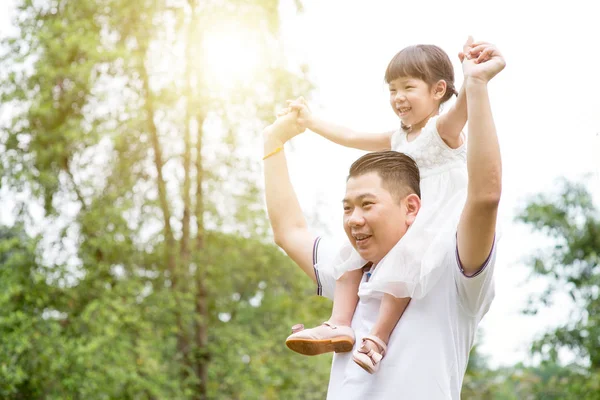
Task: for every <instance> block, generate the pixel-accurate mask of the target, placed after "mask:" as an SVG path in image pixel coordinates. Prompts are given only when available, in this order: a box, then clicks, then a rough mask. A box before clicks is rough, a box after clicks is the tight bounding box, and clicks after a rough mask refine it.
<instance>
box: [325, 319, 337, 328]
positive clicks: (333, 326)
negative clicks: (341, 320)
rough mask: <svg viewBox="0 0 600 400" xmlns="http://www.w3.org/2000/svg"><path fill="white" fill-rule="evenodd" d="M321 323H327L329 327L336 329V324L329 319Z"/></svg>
mask: <svg viewBox="0 0 600 400" xmlns="http://www.w3.org/2000/svg"><path fill="white" fill-rule="evenodd" d="M321 325H327V326H328V327H330V328H331V329H337V325H334V324H332V323H331V322H329V321H325V322H323V323H322V324H321Z"/></svg>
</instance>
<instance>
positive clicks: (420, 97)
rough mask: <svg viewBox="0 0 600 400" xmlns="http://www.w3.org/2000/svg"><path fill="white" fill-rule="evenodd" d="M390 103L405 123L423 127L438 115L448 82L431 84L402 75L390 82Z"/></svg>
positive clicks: (418, 127)
mask: <svg viewBox="0 0 600 400" xmlns="http://www.w3.org/2000/svg"><path fill="white" fill-rule="evenodd" d="M389 89H390V105H391V106H392V109H393V110H394V112H395V113H396V115H397V116H398V117H399V118H400V120H402V122H403V123H404V125H408V126H412V128H413V130H415V129H421V128H422V127H423V126H424V125H425V124H426V123H427V120H428V119H429V118H431V117H432V116H434V115H436V114H437V112H438V109H439V106H440V100H441V99H442V97H443V96H444V93H445V89H446V83H445V82H444V81H440V82H438V83H437V84H436V85H432V86H429V85H428V84H427V83H426V82H425V81H423V80H421V79H418V78H412V77H400V78H397V79H394V80H393V81H391V82H390V83H389Z"/></svg>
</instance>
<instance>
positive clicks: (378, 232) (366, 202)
mask: <svg viewBox="0 0 600 400" xmlns="http://www.w3.org/2000/svg"><path fill="white" fill-rule="evenodd" d="M343 204H344V230H345V231H346V235H348V239H349V240H350V243H351V244H352V246H353V247H354V248H355V249H356V251H358V253H359V254H360V256H361V257H362V258H363V259H365V260H367V261H371V262H373V263H374V264H376V263H378V262H379V261H380V260H381V259H382V258H383V257H384V256H385V255H386V254H387V253H388V252H389V251H390V250H391V249H392V247H394V245H395V244H396V243H397V242H398V240H400V238H401V237H402V236H404V234H405V233H406V230H407V229H408V227H409V226H410V225H411V224H412V222H413V221H414V218H415V217H416V215H417V212H418V210H419V207H420V200H419V197H418V196H417V195H415V194H413V195H409V196H407V197H406V198H404V199H402V201H401V202H400V203H398V202H397V201H396V200H395V199H394V198H393V197H392V194H391V193H390V192H389V191H388V190H387V189H386V188H385V187H383V186H382V181H381V178H380V177H379V174H377V173H376V172H370V173H367V174H364V175H360V176H357V177H352V178H350V179H348V182H347V183H346V196H345V197H344V201H343Z"/></svg>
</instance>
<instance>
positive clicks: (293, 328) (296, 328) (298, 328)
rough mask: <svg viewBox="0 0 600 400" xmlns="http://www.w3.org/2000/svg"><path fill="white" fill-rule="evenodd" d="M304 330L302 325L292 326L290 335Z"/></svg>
mask: <svg viewBox="0 0 600 400" xmlns="http://www.w3.org/2000/svg"><path fill="white" fill-rule="evenodd" d="M303 330H304V324H296V325H294V326H292V333H297V332H300V331H303Z"/></svg>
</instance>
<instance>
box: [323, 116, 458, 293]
mask: <svg viewBox="0 0 600 400" xmlns="http://www.w3.org/2000/svg"><path fill="white" fill-rule="evenodd" d="M436 122H437V117H434V118H431V119H430V120H429V121H428V122H427V124H426V126H425V127H424V128H423V129H422V131H421V133H420V135H419V136H417V137H416V138H415V139H414V140H411V141H410V142H409V141H408V140H407V137H406V132H404V131H403V130H398V131H397V132H395V133H394V135H393V136H392V150H395V151H399V152H402V153H405V154H407V155H409V156H411V157H412V158H413V159H414V160H415V161H416V163H417V165H418V166H419V171H420V174H421V209H420V210H419V213H418V214H417V217H416V218H415V221H414V222H413V224H412V225H411V226H410V227H409V228H408V231H407V232H406V234H405V235H404V236H403V237H402V239H401V240H400V241H399V242H398V243H397V244H396V245H395V246H394V247H393V248H392V250H390V252H389V253H388V254H387V255H386V256H385V257H384V258H383V259H382V260H381V261H380V262H379V263H378V264H377V266H376V267H375V268H374V269H373V271H372V275H371V277H370V279H369V282H367V283H366V284H364V285H362V288H361V290H360V292H359V295H360V296H380V295H383V293H388V294H391V295H393V296H395V297H398V298H401V297H412V298H422V297H423V296H425V295H426V294H427V293H428V291H429V289H430V288H431V287H433V286H434V284H435V283H436V282H437V280H438V278H439V277H440V275H441V272H442V271H441V270H440V269H441V268H443V266H444V263H443V262H442V261H443V260H442V259H443V257H444V252H443V251H440V249H447V243H448V242H449V241H452V240H454V235H455V234H456V229H457V227H458V221H459V219H460V215H461V213H462V209H463V206H464V203H465V199H466V195H467V163H466V162H467V149H466V143H463V145H462V146H460V147H459V148H457V149H452V148H450V147H449V146H448V145H447V144H446V143H445V142H444V141H443V140H442V138H441V137H440V135H439V133H438V132H437V128H436ZM365 264H366V261H365V260H363V259H362V258H361V257H360V256H359V255H358V253H357V252H356V250H354V248H353V247H352V246H351V245H350V244H347V245H346V246H345V247H344V248H343V249H342V250H341V251H340V253H339V255H338V256H337V258H336V260H335V261H334V271H335V277H336V279H337V278H339V277H340V276H341V275H342V274H343V273H344V272H346V271H349V270H354V269H358V268H362V267H363V266H364V265H365Z"/></svg>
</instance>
